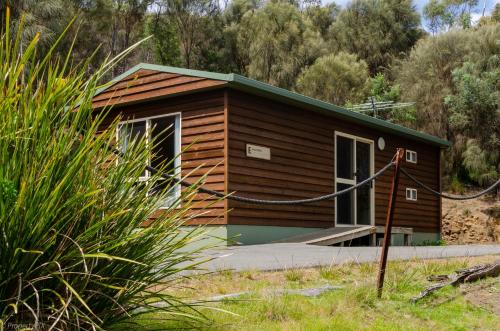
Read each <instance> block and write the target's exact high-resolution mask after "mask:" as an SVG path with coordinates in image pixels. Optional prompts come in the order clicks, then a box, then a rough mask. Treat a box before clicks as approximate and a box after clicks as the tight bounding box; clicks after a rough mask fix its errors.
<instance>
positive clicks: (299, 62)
mask: <svg viewBox="0 0 500 331" xmlns="http://www.w3.org/2000/svg"><path fill="white" fill-rule="evenodd" d="M237 38H238V39H237V43H238V49H239V51H240V52H241V53H242V55H243V56H242V57H243V60H244V61H245V62H246V63H247V65H246V72H247V73H248V75H249V76H250V77H252V78H255V79H257V80H261V81H264V82H267V83H270V84H273V85H276V86H280V87H283V88H288V89H289V88H291V87H292V86H293V85H294V83H295V79H296V77H297V76H298V74H299V73H300V71H301V70H302V68H303V67H305V66H307V65H310V64H312V63H313V62H314V60H315V59H316V58H317V57H319V56H321V55H322V54H323V52H324V42H323V40H322V38H321V34H320V32H319V31H318V30H317V29H315V27H314V25H313V24H312V22H311V21H310V20H309V19H307V17H306V16H305V15H304V14H303V13H302V12H301V11H300V10H299V9H298V7H297V6H294V5H292V4H289V3H285V2H269V3H267V4H266V5H265V6H263V7H262V8H258V9H256V10H250V11H247V12H246V13H245V14H244V15H243V17H242V19H241V23H240V24H239V28H238V37H237Z"/></svg>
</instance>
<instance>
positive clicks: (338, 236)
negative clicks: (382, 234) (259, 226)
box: [276, 226, 377, 246]
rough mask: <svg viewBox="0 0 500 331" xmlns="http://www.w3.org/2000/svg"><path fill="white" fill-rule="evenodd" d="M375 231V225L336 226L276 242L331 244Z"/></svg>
mask: <svg viewBox="0 0 500 331" xmlns="http://www.w3.org/2000/svg"><path fill="white" fill-rule="evenodd" d="M375 233H377V227H375V226H361V227H358V226H356V227H335V228H328V229H324V230H320V231H316V232H312V233H308V234H304V235H299V236H293V237H289V238H286V239H283V240H279V241H276V242H277V243H303V244H309V245H319V246H329V245H334V244H339V243H342V242H345V241H349V240H353V239H356V238H360V237H365V236H369V235H372V234H375Z"/></svg>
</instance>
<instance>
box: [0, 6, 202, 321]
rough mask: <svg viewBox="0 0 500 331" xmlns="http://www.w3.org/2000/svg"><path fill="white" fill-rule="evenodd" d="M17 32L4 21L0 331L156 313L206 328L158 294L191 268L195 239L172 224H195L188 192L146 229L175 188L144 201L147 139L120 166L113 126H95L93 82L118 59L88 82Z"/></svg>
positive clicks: (153, 181)
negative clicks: (24, 42) (23, 40)
mask: <svg viewBox="0 0 500 331" xmlns="http://www.w3.org/2000/svg"><path fill="white" fill-rule="evenodd" d="M20 29H21V28H20ZM21 32H22V31H20V30H19V31H17V32H16V33H14V34H12V33H11V32H10V31H9V22H8V15H7V26H6V27H5V28H4V31H3V33H2V38H1V41H0V118H1V120H0V329H19V328H22V327H26V328H29V329H40V330H77V329H78V330H80V329H81V330H100V329H106V328H108V327H110V326H111V325H113V324H116V323H127V322H128V321H131V320H134V319H133V318H131V317H133V316H136V315H138V314H143V313H147V312H150V311H151V310H152V309H153V310H162V311H163V313H162V314H161V315H162V316H165V318H168V319H182V320H183V321H185V323H195V322H197V321H200V320H203V315H201V314H200V313H198V312H197V311H198V309H197V306H196V305H195V304H193V303H189V304H187V303H185V302H182V301H181V300H178V299H177V298H176V297H175V296H172V295H166V294H163V293H165V292H164V291H163V292H162V290H164V289H165V287H168V286H170V285H171V284H173V282H175V281H176V279H178V278H179V277H185V275H186V274H189V273H186V272H185V271H186V270H192V269H194V268H196V264H197V262H196V261H198V260H195V258H196V257H197V253H199V251H200V249H201V248H197V249H196V250H193V249H190V248H189V247H194V246H189V247H186V246H187V245H188V244H190V243H192V242H193V241H196V240H199V238H201V234H200V233H198V230H193V231H191V232H187V233H186V232H183V231H181V228H180V226H181V225H182V224H183V223H184V222H185V221H186V220H187V219H188V218H189V217H192V212H191V211H190V207H191V206H192V202H191V201H192V197H193V196H194V194H195V188H194V187H191V188H187V189H185V190H183V191H182V193H181V196H180V197H178V198H177V200H176V201H175V202H173V204H172V205H171V206H170V207H169V208H167V209H166V210H165V212H164V213H162V214H160V215H158V216H157V217H158V218H156V219H155V220H154V221H153V222H150V224H148V226H145V223H144V222H145V220H148V219H149V218H150V216H151V215H152V214H153V213H154V212H155V211H157V210H158V208H159V206H160V205H162V202H163V201H165V200H166V197H167V196H168V195H170V193H171V192H170V191H172V190H173V185H165V186H162V187H165V188H164V189H162V190H161V191H159V192H156V193H155V194H150V193H151V192H152V191H158V189H157V183H158V181H160V177H159V175H156V174H153V175H152V176H151V178H150V180H148V181H143V182H139V177H141V174H142V171H143V170H144V165H145V164H146V162H147V160H148V157H149V153H148V149H147V145H146V143H145V142H144V141H142V140H138V141H136V142H135V143H134V144H132V145H131V146H129V148H127V151H126V152H125V154H124V155H123V157H121V158H120V159H119V160H116V156H115V155H114V154H113V152H112V151H110V148H109V147H113V146H114V145H113V144H114V143H115V132H116V128H117V123H116V122H113V123H112V124H111V125H110V126H109V127H108V128H107V129H104V130H103V125H102V123H103V118H104V116H103V115H102V116H101V115H95V114H93V113H92V108H91V101H92V97H93V95H94V94H95V92H96V90H97V89H98V88H99V86H98V83H99V81H100V79H101V78H102V77H103V75H104V74H105V73H106V71H107V70H109V68H110V67H111V66H112V65H113V64H114V63H115V62H116V59H114V60H110V61H107V62H106V63H105V64H103V66H102V67H101V68H100V69H99V70H97V71H96V73H94V74H93V75H91V76H90V77H88V75H87V74H86V70H85V69H86V67H87V65H88V63H81V64H79V65H73V66H72V65H70V64H69V62H70V61H69V59H70V55H69V54H68V57H67V58H63V59H57V58H55V57H54V56H53V55H52V51H53V49H52V50H50V51H49V52H48V53H47V54H46V55H41V54H38V53H37V43H38V40H39V36H38V35H37V36H36V37H35V38H34V39H33V40H32V41H31V43H29V45H27V46H26V45H25V46H24V47H21V46H20V39H21V38H20V36H21ZM56 43H57V42H56ZM54 47H55V46H54ZM69 53H70V52H69ZM165 167H167V165H165ZM180 201H182V204H181V203H180ZM198 247H201V246H200V245H198Z"/></svg>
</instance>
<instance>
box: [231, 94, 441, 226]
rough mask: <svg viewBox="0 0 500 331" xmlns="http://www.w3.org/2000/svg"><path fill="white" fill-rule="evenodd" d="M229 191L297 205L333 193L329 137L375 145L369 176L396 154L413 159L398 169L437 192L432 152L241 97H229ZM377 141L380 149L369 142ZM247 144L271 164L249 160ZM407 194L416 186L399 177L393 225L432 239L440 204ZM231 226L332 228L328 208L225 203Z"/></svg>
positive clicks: (380, 207) (379, 212) (379, 215)
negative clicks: (264, 151) (402, 151)
mask: <svg viewBox="0 0 500 331" xmlns="http://www.w3.org/2000/svg"><path fill="white" fill-rule="evenodd" d="M228 130H229V132H228V134H229V144H228V157H229V161H228V180H229V183H228V184H229V185H228V190H229V191H230V192H232V191H235V192H237V194H239V195H242V196H249V197H255V198H262V199H276V200H280V199H301V198H309V197H315V196H319V195H324V194H327V193H331V192H333V190H334V158H335V155H334V134H335V131H339V132H343V133H347V134H351V135H355V136H359V137H362V138H366V139H370V140H373V141H374V144H375V162H374V163H375V171H377V170H378V169H380V168H381V167H383V166H384V165H385V164H387V163H388V162H389V161H390V160H391V158H392V156H393V155H394V153H395V150H396V148H397V147H404V148H407V149H410V150H414V151H416V152H417V153H418V163H417V164H416V165H414V164H411V163H405V167H406V168H407V169H408V170H409V171H410V172H411V173H412V174H415V175H416V176H417V177H418V178H419V179H420V180H422V181H423V182H425V183H427V184H428V185H430V186H431V187H433V188H435V189H438V188H439V148H438V147H433V146H430V145H427V144H424V143H419V142H415V141H411V140H408V139H405V138H401V137H398V136H394V135H391V134H387V133H382V132H378V131H377V130H374V129H370V128H364V127H360V126H359V125H356V124H352V123H348V122H346V121H343V120H339V119H336V118H333V117H330V116H327V115H323V114H319V113H315V112H312V111H308V110H302V109H298V108H296V107H293V106H288V105H285V104H281V103H278V102H274V101H271V100H268V99H265V98H260V97H255V96H251V95H248V94H246V93H243V92H238V91H233V90H231V91H229V112H228ZM378 137H384V139H385V141H386V148H385V150H384V151H380V150H378V148H377V147H376V141H377V139H378ZM247 143H251V144H256V145H261V146H266V147H269V148H271V160H269V161H267V160H260V159H254V158H248V157H246V155H245V146H246V144H247ZM390 180H391V174H390V172H387V173H386V174H384V175H383V176H382V177H380V178H379V180H377V181H376V184H375V223H376V225H383V224H384V222H385V213H386V208H387V201H388V194H389V187H390ZM406 187H412V188H416V187H415V185H413V184H411V182H410V181H409V180H408V179H407V178H405V177H403V176H402V178H401V181H400V189H399V191H398V200H397V204H396V210H395V216H396V219H395V226H405V227H413V228H414V230H415V231H422V232H437V231H439V227H440V212H439V210H440V202H439V199H438V198H436V197H434V196H432V195H431V194H429V193H427V192H425V191H424V190H422V189H418V201H416V202H412V201H407V200H406V196H405V194H406V193H405V192H406ZM228 208H229V210H230V212H229V220H228V222H229V223H230V224H248V225H274V226H299V227H332V226H334V217H335V216H334V215H335V210H334V203H333V201H324V202H318V203H314V204H308V205H298V206H265V205H264V206H262V205H249V204H243V203H238V202H234V201H229V204H228Z"/></svg>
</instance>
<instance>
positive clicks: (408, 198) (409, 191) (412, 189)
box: [406, 187, 418, 201]
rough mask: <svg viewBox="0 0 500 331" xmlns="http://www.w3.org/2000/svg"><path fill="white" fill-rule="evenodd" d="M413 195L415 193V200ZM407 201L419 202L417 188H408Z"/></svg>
mask: <svg viewBox="0 0 500 331" xmlns="http://www.w3.org/2000/svg"><path fill="white" fill-rule="evenodd" d="M408 193H409V194H408ZM413 193H415V198H414V197H413ZM406 200H408V201H418V191H417V189H416V188H412V187H407V188H406Z"/></svg>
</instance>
